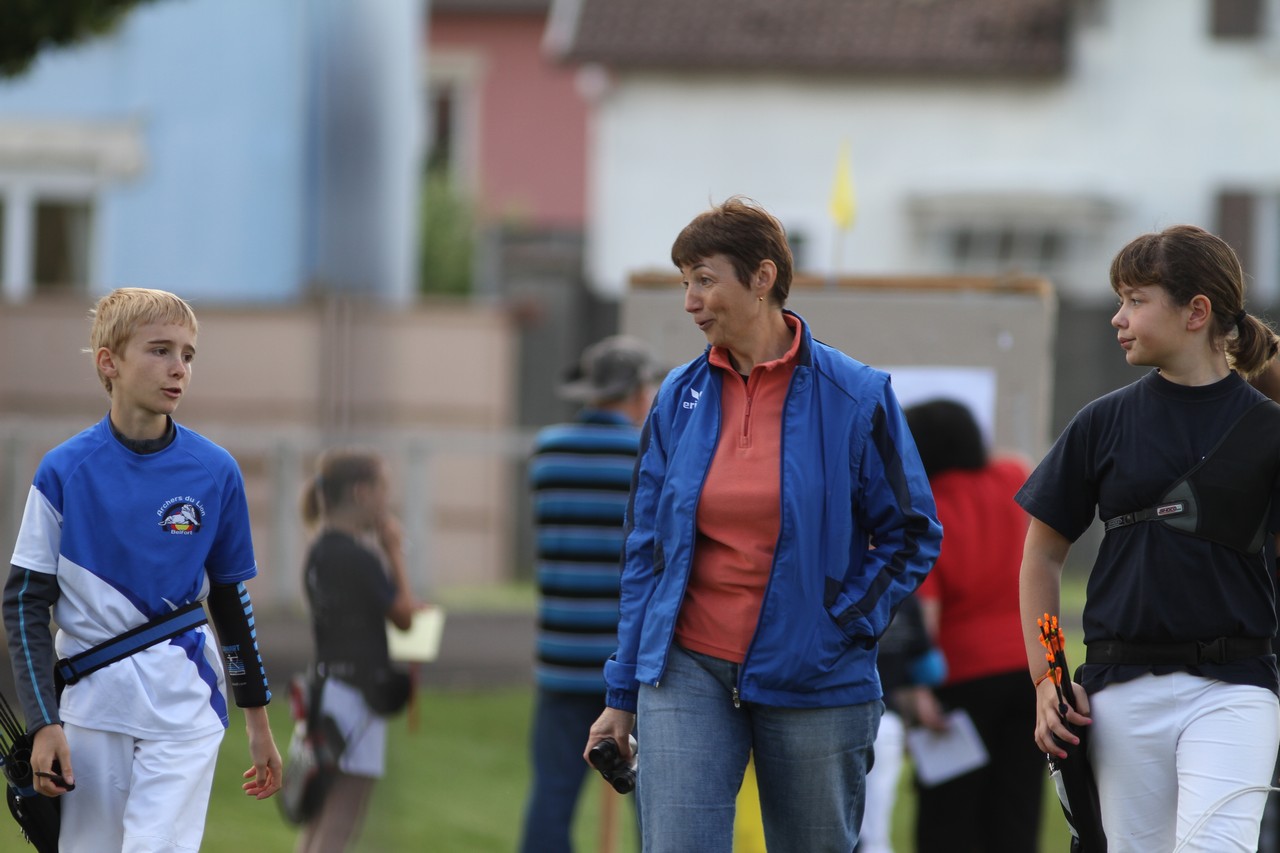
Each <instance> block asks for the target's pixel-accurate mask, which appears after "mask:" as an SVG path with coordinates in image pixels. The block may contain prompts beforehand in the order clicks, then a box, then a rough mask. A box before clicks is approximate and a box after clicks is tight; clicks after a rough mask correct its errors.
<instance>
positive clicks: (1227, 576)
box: [1016, 225, 1280, 853]
mask: <svg viewBox="0 0 1280 853" xmlns="http://www.w3.org/2000/svg"><path fill="white" fill-rule="evenodd" d="M1111 286H1112V288H1113V289H1114V290H1115V292H1116V294H1117V296H1118V297H1119V308H1118V310H1117V311H1116V314H1115V316H1114V317H1112V320H1111V325H1112V326H1114V327H1115V329H1116V337H1117V340H1118V342H1119V344H1120V346H1121V348H1122V349H1123V350H1124V353H1125V360H1126V361H1128V362H1129V363H1130V364H1133V365H1141V366H1146V367H1152V368H1154V370H1152V371H1151V372H1150V373H1148V374H1147V375H1145V376H1144V377H1143V378H1142V379H1140V380H1138V381H1137V382H1135V383H1133V384H1132V385H1129V386H1127V387H1124V388H1121V389H1119V390H1117V391H1114V392H1112V393H1110V394H1107V395H1105V396H1103V397H1101V398H1099V399H1097V400H1094V401H1093V402H1092V403H1090V404H1089V405H1087V406H1086V407H1085V408H1084V409H1082V410H1081V411H1080V412H1079V413H1078V414H1077V415H1076V416H1075V418H1074V419H1073V420H1072V421H1071V423H1070V424H1069V425H1068V426H1067V428H1066V430H1065V431H1064V432H1063V433H1062V435H1061V436H1059V438H1058V440H1057V442H1056V443H1055V444H1054V446H1053V448H1052V450H1050V452H1049V454H1048V455H1047V456H1046V457H1045V459H1044V460H1043V461H1042V462H1041V464H1040V466H1039V467H1038V468H1037V469H1036V470H1035V472H1034V473H1033V474H1032V475H1031V477H1030V479H1029V480H1028V481H1027V483H1026V484H1025V485H1024V486H1023V488H1022V489H1021V491H1019V492H1018V495H1017V498H1016V500H1017V501H1018V503H1019V504H1020V505H1021V506H1022V507H1023V508H1024V509H1025V510H1026V511H1027V512H1028V513H1029V514H1030V515H1031V516H1032V520H1031V526H1030V529H1029V531H1028V533H1027V539H1026V545H1025V550H1024V554H1023V563H1022V570H1021V604H1022V621H1023V626H1024V630H1025V632H1026V642H1027V658H1028V660H1029V662H1030V665H1031V670H1032V673H1031V674H1032V677H1033V678H1035V679H1036V680H1037V708H1036V726H1035V741H1036V744H1037V745H1038V746H1039V748H1040V749H1041V750H1043V751H1044V752H1046V753H1052V754H1054V755H1057V756H1065V753H1064V751H1063V749H1062V748H1061V747H1060V746H1059V745H1058V744H1057V743H1055V742H1054V738H1055V737H1057V738H1060V739H1062V740H1063V741H1064V742H1067V743H1078V742H1079V739H1078V738H1077V737H1076V736H1075V735H1074V734H1072V733H1071V732H1070V731H1069V730H1068V729H1067V727H1066V725H1064V723H1063V721H1062V719H1061V718H1060V717H1059V714H1058V699H1057V695H1056V691H1055V689H1054V685H1053V682H1052V679H1046V678H1042V677H1041V676H1042V674H1043V673H1044V670H1045V661H1044V651H1043V649H1041V648H1040V645H1039V642H1038V637H1039V631H1038V629H1037V627H1036V617H1037V616H1039V615H1041V614H1043V613H1052V614H1056V613H1058V609H1059V591H1060V581H1061V575H1062V566H1063V564H1064V562H1065V561H1066V558H1067V554H1068V551H1069V549H1070V547H1071V544H1072V543H1073V542H1074V541H1075V540H1076V539H1077V538H1078V537H1079V536H1080V535H1081V534H1082V533H1083V532H1084V531H1085V529H1086V528H1088V527H1089V525H1090V524H1091V523H1092V521H1093V519H1094V517H1095V515H1096V516H1097V517H1099V518H1101V519H1102V520H1103V522H1104V523H1105V527H1106V533H1105V535H1104V537H1103V540H1102V543H1101V546H1100V547H1099V550H1098V555H1097V559H1096V561H1095V563H1094V566H1093V569H1092V571H1091V573H1090V575H1089V582H1088V590H1087V600H1086V604H1085V608H1084V620H1083V621H1084V641H1085V644H1086V647H1087V649H1088V651H1087V653H1086V658H1085V663H1084V665H1083V666H1081V667H1080V668H1079V670H1078V671H1077V674H1076V675H1077V679H1078V680H1079V682H1080V683H1079V684H1077V685H1071V684H1065V685H1064V688H1065V689H1072V690H1074V691H1075V696H1076V698H1077V700H1078V707H1079V709H1080V711H1079V713H1077V712H1076V711H1068V713H1067V715H1066V720H1067V722H1070V723H1072V724H1074V725H1076V726H1090V730H1089V731H1090V736H1089V739H1088V741H1089V743H1088V750H1089V759H1090V761H1091V763H1092V765H1093V769H1094V774H1095V777H1096V781H1097V784H1098V789H1099V798H1100V801H1101V804H1102V818H1103V827H1104V829H1105V831H1106V835H1107V840H1108V845H1109V848H1108V849H1109V850H1110V853H1123V851H1168V850H1173V849H1180V850H1205V851H1210V850H1211V851H1215V853H1221V851H1227V850H1240V851H1253V850H1256V845H1257V839H1258V827H1259V821H1260V819H1261V816H1262V810H1263V806H1264V804H1265V801H1266V789H1267V785H1268V784H1269V783H1270V779H1271V772H1272V767H1273V765H1274V763H1275V753H1276V747H1277V743H1278V742H1280V702H1278V700H1277V691H1278V689H1280V684H1278V679H1277V671H1276V660H1275V656H1274V655H1273V654H1272V650H1271V638H1272V637H1273V636H1274V634H1275V632H1276V616H1275V591H1274V587H1273V582H1272V574H1271V570H1270V566H1269V561H1268V558H1267V556H1266V555H1265V554H1264V549H1263V547H1262V543H1263V540H1264V537H1265V534H1267V533H1274V532H1275V531H1276V530H1277V529H1280V524H1278V523H1277V521H1278V519H1277V513H1276V509H1277V507H1280V501H1277V500H1275V497H1276V495H1275V492H1276V489H1277V482H1278V478H1280V406H1276V405H1275V404H1274V403H1271V402H1269V401H1267V399H1266V398H1265V397H1264V396H1263V395H1262V394H1261V393H1259V392H1258V391H1257V390H1255V389H1254V388H1252V387H1251V386H1250V385H1249V384H1248V383H1247V382H1246V381H1245V380H1246V379H1248V378H1249V377H1250V376H1252V375H1254V374H1256V373H1258V372H1259V371H1261V370H1262V369H1263V368H1265V367H1266V366H1267V364H1268V362H1269V361H1270V360H1271V359H1272V357H1273V356H1274V355H1275V353H1276V347H1277V338H1276V336H1275V334H1274V333H1273V332H1272V331H1271V329H1270V327H1268V326H1267V325H1265V324H1264V323H1263V322H1261V321H1260V320H1258V319H1256V318H1254V317H1252V316H1250V315H1249V314H1248V313H1246V311H1245V310H1244V276H1243V272H1242V270H1241V267H1240V263H1239V261H1238V260H1237V258H1236V256H1235V253H1234V252H1232V250H1231V248H1230V247H1229V246H1227V244H1226V243H1225V242H1223V241H1222V240H1221V239H1219V238H1217V237H1215V236H1213V235H1212V234H1209V233H1208V232H1206V231H1204V230H1202V229H1200V228H1196V227H1193V226H1186V225H1183V226H1176V227H1173V228H1169V229H1166V230H1164V231H1162V232H1159V233H1155V234H1146V235H1143V236H1141V237H1139V238H1137V239H1136V240H1134V241H1132V242H1131V243H1129V245H1127V246H1125V247H1124V248H1123V249H1122V250H1121V251H1120V253H1119V254H1118V255H1117V256H1116V258H1115V260H1114V261H1113V262H1112V265H1111ZM1246 415H1247V418H1246ZM1242 419H1243V420H1242ZM1193 469H1194V473H1191V475H1190V476H1189V477H1188V476H1187V475H1188V474H1189V472H1193ZM1183 845H1185V846H1183Z"/></svg>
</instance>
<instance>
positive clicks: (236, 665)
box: [209, 583, 271, 708]
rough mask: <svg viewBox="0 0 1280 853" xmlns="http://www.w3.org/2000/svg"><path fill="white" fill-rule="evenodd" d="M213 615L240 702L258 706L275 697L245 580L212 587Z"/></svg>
mask: <svg viewBox="0 0 1280 853" xmlns="http://www.w3.org/2000/svg"><path fill="white" fill-rule="evenodd" d="M209 618H210V619H212V620H213V625H214V627H215V628H217V629H218V640H219V644H220V646H221V648H222V661H223V663H224V664H225V665H226V669H227V681H228V682H229V683H230V684H231V691H232V693H234V694H235V698H236V705H237V706H239V707H241V708H257V707H259V706H261V705H265V704H267V703H268V702H270V701H271V690H270V688H269V687H268V686H267V670H266V668H265V667H264V666H263V665H262V655H261V654H260V653H259V652H258V631H257V629H256V628H254V622H253V604H252V602H250V601H249V590H247V589H245V586H244V584H242V583H238V584H235V585H234V586H213V587H211V588H210V590H209Z"/></svg>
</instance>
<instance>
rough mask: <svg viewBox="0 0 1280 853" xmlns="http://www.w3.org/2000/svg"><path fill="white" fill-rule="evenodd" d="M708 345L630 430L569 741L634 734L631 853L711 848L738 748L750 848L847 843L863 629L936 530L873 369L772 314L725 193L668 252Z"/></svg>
mask: <svg viewBox="0 0 1280 853" xmlns="http://www.w3.org/2000/svg"><path fill="white" fill-rule="evenodd" d="M671 254H672V260H673V262H674V263H675V265H676V266H677V267H678V268H679V269H680V271H681V273H682V274H683V277H684V280H683V283H684V289H685V299H684V307H685V311H686V312H688V313H689V314H690V315H691V316H692V319H693V321H694V322H695V323H696V324H697V325H698V327H699V329H701V330H702V331H703V333H704V334H705V335H706V336H707V340H708V343H709V344H710V346H708V347H707V349H706V350H705V351H704V352H703V354H702V355H701V356H699V357H698V358H696V359H694V360H693V361H691V362H689V363H688V364H686V365H684V366H683V367H681V368H678V369H676V370H675V371H672V373H671V374H670V375H669V376H668V378H667V380H666V381H665V382H664V383H663V385H662V388H661V390H660V391H659V393H658V396H657V398H656V400H655V402H654V406H653V409H652V410H651V411H650V414H649V417H648V419H647V421H646V423H645V426H644V431H643V434H642V437H641V447H640V458H639V461H638V462H637V466H636V473H635V477H634V481H633V484H632V492H631V502H630V506H629V507H628V511H627V517H626V545H625V549H624V552H623V558H622V562H623V566H622V601H621V614H620V615H621V619H620V622H619V626H618V650H617V652H616V653H615V655H614V657H613V659H612V660H610V661H609V662H608V663H607V664H606V665H605V679H606V682H607V687H608V690H607V697H606V705H607V708H606V710H605V712H604V713H603V714H602V715H601V717H600V718H599V719H598V720H597V721H596V723H595V724H594V725H593V726H592V728H591V732H590V735H589V737H588V742H587V751H588V752H589V751H590V749H591V747H593V746H594V745H595V744H597V743H599V742H600V741H602V740H604V739H606V738H611V739H613V740H614V741H615V742H616V743H617V744H618V745H619V749H620V751H621V752H622V753H623V755H624V757H629V750H628V746H627V736H628V735H629V734H631V732H632V730H633V728H634V729H635V731H636V736H637V739H638V740H639V742H640V744H641V747H640V755H641V756H642V758H641V760H640V762H639V782H638V786H637V792H638V795H639V805H640V813H641V823H642V831H643V835H644V849H645V850H646V851H647V853H663V851H681V853H683V851H689V850H699V851H726V853H727V851H729V850H730V849H731V845H732V835H733V818H734V798H735V796H736V795H737V792H738V788H739V786H740V784H741V782H742V777H743V772H744V768H745V767H746V764H747V759H748V757H749V756H754V759H755V767H756V772H757V776H758V782H759V789H760V805H761V813H762V817H763V823H764V830H765V840H766V843H767V845H768V848H769V850H770V853H780V851H781V853H786V851H805V853H815V851H833V853H848V851H849V850H851V849H853V846H854V844H855V843H856V842H857V835H858V827H859V824H860V823H861V819H862V808H863V792H864V777H865V775H866V770H867V767H868V765H869V764H870V761H871V745H872V742H873V741H874V740H875V735H876V728H877V726H878V723H879V718H880V713H881V709H882V707H883V705H882V703H881V701H880V699H881V689H880V682H879V678H878V676H877V673H876V639H877V638H878V637H879V636H880V634H881V633H882V632H883V631H884V630H885V627H886V626H887V625H888V624H889V619H890V617H891V616H892V615H893V612H894V610H895V608H896V607H897V605H898V603H899V602H901V601H902V599H903V598H905V597H906V596H907V595H908V594H910V593H911V592H912V590H914V589H915V588H916V586H917V585H918V584H919V583H920V581H921V579H922V578H923V577H924V575H925V574H926V573H927V572H928V570H929V568H930V566H931V565H932V564H933V561H934V559H935V558H936V557H937V554H938V547H939V542H940V540H941V532H942V531H941V528H940V527H939V525H938V522H937V519H936V514H935V511H934V505H933V498H932V495H931V493H930V491H929V484H928V480H927V478H926V477H925V474H924V470H923V467H922V466H921V464H920V459H919V456H918V455H917V453H916V449H915V445H914V444H913V443H912V440H911V435H910V432H909V431H908V429H907V426H906V423H905V421H904V419H903V416H902V411H901V408H900V407H899V405H898V401H897V399H896V398H895V397H894V394H893V390H892V388H891V387H890V384H889V377H888V375H887V374H885V373H883V372H880V371H877V370H873V369H871V368H869V367H867V366H866V365H863V364H860V363H859V362H856V361H854V360H853V359H851V358H849V357H848V356H846V355H844V354H842V353H840V352H838V351H837V350H835V349H833V348H831V347H829V346H826V345H825V344H822V343H820V342H818V341H815V340H814V339H813V337H812V335H811V334H810V332H809V328H808V326H807V325H806V324H805V322H804V321H803V320H802V319H801V318H800V317H799V316H797V315H796V314H793V313H791V312H789V311H785V310H784V309H783V305H784V303H785V302H786V299H787V294H788V292H789V290H790V287H791V265H792V261H791V252H790V249H789V248H788V246H787V241H786V235H785V233H784V231H783V229H782V226H781V225H780V224H779V223H778V221H777V220H776V219H775V218H774V217H773V216H771V215H770V214H769V213H767V212H766V211H765V210H763V209H762V208H760V207H759V206H757V205H756V204H754V203H752V202H749V201H747V200H745V199H741V198H731V199H729V200H728V201H726V202H725V203H723V204H721V205H719V206H717V207H715V208H712V209H711V210H709V211H706V212H705V213H703V214H701V215H699V216H698V217H697V218H695V219H694V220H693V221H692V222H691V223H690V224H689V225H688V226H686V227H685V229H684V230H683V231H682V232H681V233H680V235H679V237H677V239H676V241H675V244H674V245H673V246H672V252H671Z"/></svg>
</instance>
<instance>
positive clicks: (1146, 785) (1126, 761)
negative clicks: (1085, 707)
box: [1089, 672, 1280, 853]
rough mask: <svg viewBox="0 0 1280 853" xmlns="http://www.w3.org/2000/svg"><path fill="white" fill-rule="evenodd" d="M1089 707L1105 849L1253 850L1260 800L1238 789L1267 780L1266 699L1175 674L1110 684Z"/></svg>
mask: <svg viewBox="0 0 1280 853" xmlns="http://www.w3.org/2000/svg"><path fill="white" fill-rule="evenodd" d="M1089 703H1090V714H1089V716H1090V717H1091V718H1092V719H1093V725H1092V732H1091V733H1090V736H1089V737H1090V740H1089V760H1090V762H1092V764H1093V771H1094V776H1095V777H1096V779H1097V782H1098V795H1099V799H1100V801H1101V804H1102V824H1103V827H1104V829H1105V830H1106V833H1107V850H1108V851H1109V853H1168V851H1171V850H1174V849H1175V848H1177V847H1178V845H1179V844H1182V843H1183V842H1184V841H1185V842H1186V843H1185V846H1183V847H1182V848H1181V850H1182V851H1185V853H1191V851H1200V853H1228V851H1242V853H1253V851H1256V850H1257V849H1258V847H1257V845H1258V827H1259V823H1260V821H1261V820H1262V810H1263V807H1264V806H1265V805H1266V799H1267V794H1266V792H1265V791H1257V790H1254V791H1248V790H1246V789H1249V788H1251V787H1257V786H1266V785H1271V784H1274V780H1273V779H1272V778H1271V773H1272V769H1273V768H1274V767H1275V764H1276V749H1277V746H1278V745H1280V702H1278V701H1277V699H1276V696H1275V694H1273V693H1272V692H1271V691H1270V690H1267V689H1265V688H1262V687H1253V686H1248V685H1239V684H1228V683H1226V682H1222V681H1215V680H1213V679H1209V678H1202V677H1200V676H1195V675H1190V674H1188V673H1185V672H1175V673H1171V674H1168V675H1144V676H1141V677H1140V678H1136V679H1134V680H1133V681H1126V682H1124V683H1121V684H1109V685H1107V687H1106V689H1104V690H1100V691H1098V693H1097V694H1095V695H1093V696H1090V697H1089ZM1202 819H1203V823H1201V820H1202ZM1188 836H1190V837H1189V838H1188Z"/></svg>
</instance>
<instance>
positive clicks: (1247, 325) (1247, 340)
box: [1226, 311, 1280, 379]
mask: <svg viewBox="0 0 1280 853" xmlns="http://www.w3.org/2000/svg"><path fill="white" fill-rule="evenodd" d="M1234 319H1235V320H1236V323H1235V332H1236V333H1235V334H1234V335H1230V334H1229V335H1228V336H1227V340H1226V348H1227V358H1228V359H1229V360H1230V362H1231V367H1232V368H1233V369H1234V370H1235V371H1236V372H1237V373H1239V374H1240V375H1241V376H1243V377H1244V378H1245V379H1249V378H1251V377H1253V376H1256V375H1257V374H1258V373H1260V372H1261V371H1262V369H1263V368H1264V367H1266V366H1267V364H1268V363H1269V362H1270V361H1271V359H1273V358H1275V355H1276V351H1277V348H1280V337H1277V335H1276V333H1275V330H1274V329H1273V328H1271V326H1270V325H1269V324H1268V323H1265V322H1263V321H1262V320H1260V319H1258V318H1257V317H1255V316H1253V315H1252V314H1247V313H1245V312H1244V311H1241V312H1240V313H1239V314H1237V315H1236V316H1235V318H1234Z"/></svg>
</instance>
